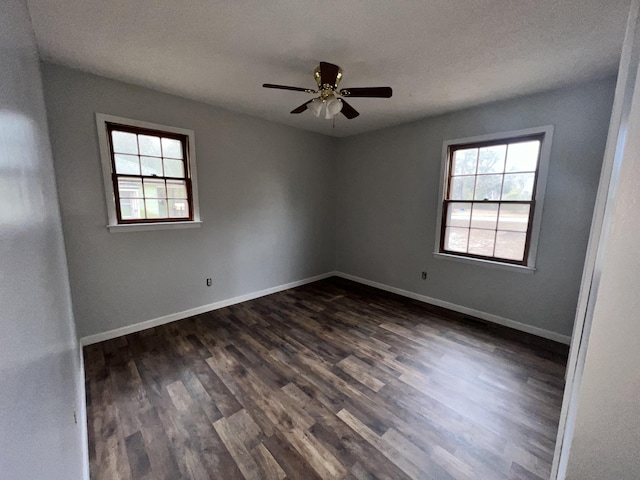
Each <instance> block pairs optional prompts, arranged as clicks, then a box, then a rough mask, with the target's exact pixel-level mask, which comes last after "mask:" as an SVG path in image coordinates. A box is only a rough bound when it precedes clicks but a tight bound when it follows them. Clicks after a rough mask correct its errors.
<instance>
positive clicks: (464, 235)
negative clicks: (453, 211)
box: [444, 227, 469, 253]
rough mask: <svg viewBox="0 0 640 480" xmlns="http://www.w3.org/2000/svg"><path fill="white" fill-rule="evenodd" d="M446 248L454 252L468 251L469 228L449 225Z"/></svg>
mask: <svg viewBox="0 0 640 480" xmlns="http://www.w3.org/2000/svg"><path fill="white" fill-rule="evenodd" d="M444 235H445V237H444V249H445V250H451V251H453V252H462V253H466V252H467V240H468V238H469V229H468V228H456V227H447V228H445V233H444Z"/></svg>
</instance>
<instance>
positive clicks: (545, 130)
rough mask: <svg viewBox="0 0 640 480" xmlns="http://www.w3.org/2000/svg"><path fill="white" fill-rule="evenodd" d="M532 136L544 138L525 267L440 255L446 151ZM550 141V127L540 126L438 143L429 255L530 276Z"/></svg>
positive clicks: (541, 146)
mask: <svg viewBox="0 0 640 480" xmlns="http://www.w3.org/2000/svg"><path fill="white" fill-rule="evenodd" d="M536 134H538V135H539V134H543V135H544V138H543V140H542V145H540V162H539V165H538V172H537V176H538V177H537V182H536V191H535V196H534V199H535V209H534V212H533V221H532V223H531V237H530V238H531V240H530V244H529V255H528V256H527V265H526V266H525V265H514V264H511V263H505V262H501V261H500V260H499V259H495V260H485V259H479V258H472V257H465V256H459V255H455V254H450V253H442V252H440V236H441V235H442V208H443V204H444V195H445V191H444V189H445V186H446V185H447V179H448V175H449V148H450V147H451V146H454V145H461V144H466V143H481V142H490V141H494V140H505V141H508V140H509V139H511V138H515V137H522V136H527V135H536ZM552 141H553V125H544V126H541V127H533V128H526V129H523V130H513V131H510V132H500V133H491V134H488V135H480V136H477V137H468V138H457V139H453V140H445V141H444V142H443V144H442V164H441V170H440V171H441V174H440V189H439V194H438V216H437V219H436V235H435V244H434V252H433V256H434V257H435V258H437V259H442V260H452V261H456V262H462V263H467V264H471V265H482V266H486V267H491V268H499V269H504V270H511V271H516V272H522V273H534V272H535V270H536V258H537V254H538V240H539V238H540V225H541V224H542V211H543V205H544V196H545V192H546V188H547V177H548V174H549V161H550V159H551V143H552Z"/></svg>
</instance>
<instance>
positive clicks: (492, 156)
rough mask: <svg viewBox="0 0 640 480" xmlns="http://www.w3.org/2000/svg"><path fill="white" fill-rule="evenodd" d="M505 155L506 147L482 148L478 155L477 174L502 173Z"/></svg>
mask: <svg viewBox="0 0 640 480" xmlns="http://www.w3.org/2000/svg"><path fill="white" fill-rule="evenodd" d="M506 153H507V146H506V145H494V146H492V147H482V148H481V149H480V153H479V155H478V173H502V172H504V157H505V154H506Z"/></svg>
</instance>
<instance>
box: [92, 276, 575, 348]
mask: <svg viewBox="0 0 640 480" xmlns="http://www.w3.org/2000/svg"><path fill="white" fill-rule="evenodd" d="M332 276H336V277H341V278H345V279H347V280H351V281H354V282H357V283H362V284H363V285H368V286H370V287H374V288H379V289H380V290H385V291H387V292H391V293H396V294H398V295H401V296H403V297H408V298H412V299H414V300H418V301H420V302H424V303H429V304H431V305H436V306H438V307H443V308H448V309H449V310H453V311H454V312H459V313H463V314H465V315H470V316H473V317H476V318H480V319H482V320H486V321H487V322H491V323H496V324H498V325H502V326H505V327H509V328H513V329H514V330H519V331H521V332H526V333H530V334H532V335H536V336H538V337H542V338H546V339H549V340H553V341H556V342H559V343H563V344H565V345H569V343H570V342H571V337H570V336H568V335H562V334H560V333H557V332H552V331H550V330H545V329H543V328H539V327H534V326H532V325H527V324H525V323H521V322H517V321H515V320H511V319H509V318H504V317H500V316H498V315H494V314H492V313H487V312H482V311H480V310H476V309H474V308H469V307H464V306H461V305H456V304H455V303H450V302H446V301H444V300H439V299H437V298H432V297H427V296H426V295H421V294H419V293H415V292H410V291H408V290H403V289H401V288H396V287H391V286H389V285H385V284H384V283H378V282H374V281H372V280H367V279H365V278H361V277H356V276H355V275H350V274H348V273H343V272H337V271H334V272H327V273H323V274H322V275H316V276H315V277H309V278H305V279H303V280H298V281H296V282H291V283H285V284H284V285H278V286H276V287H271V288H267V289H265V290H260V291H257V292H252V293H247V294H245V295H240V296H238V297H233V298H229V299H226V300H220V301H218V302H215V303H210V304H208V305H203V306H201V307H196V308H191V309H189V310H184V311H182V312H177V313H172V314H170V315H165V316H163V317H158V318H153V319H151V320H146V321H144V322H140V323H136V324H134V325H128V326H126V327H121V328H116V329H114V330H109V331H107V332H102V333H97V334H95V335H89V336H87V337H82V338H81V339H80V345H81V346H85V345H91V344H93V343H98V342H103V341H105V340H111V339H112V338H117V337H121V336H123V335H129V334H130V333H135V332H140V331H142V330H146V329H148V328H153V327H158V326H160V325H164V324H166V323H171V322H175V321H176V320H182V319H183V318H188V317H192V316H194V315H199V314H201V313H206V312H210V311H213V310H217V309H219V308H224V307H228V306H230V305H235V304H236V303H242V302H246V301H248V300H253V299H255V298H259V297H264V296H265V295H271V294H272V293H277V292H282V291H283V290H288V289H290V288H295V287H300V286H302V285H306V284H308V283H313V282H317V281H318V280H323V279H325V278H329V277H332Z"/></svg>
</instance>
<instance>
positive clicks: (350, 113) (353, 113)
mask: <svg viewBox="0 0 640 480" xmlns="http://www.w3.org/2000/svg"><path fill="white" fill-rule="evenodd" d="M340 101H341V102H342V110H340V113H342V114H343V115H344V116H345V117H347V118H348V119H349V120H351V119H352V118H356V117H357V116H358V115H360V112H358V111H357V110H356V109H355V108H353V107H352V106H351V105H349V104H348V103H347V102H345V100H344V98H341V99H340Z"/></svg>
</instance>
